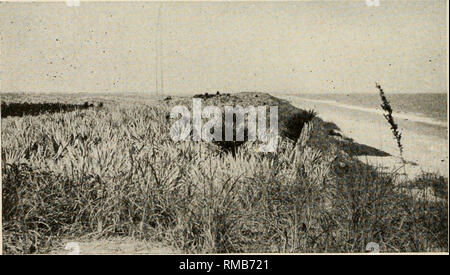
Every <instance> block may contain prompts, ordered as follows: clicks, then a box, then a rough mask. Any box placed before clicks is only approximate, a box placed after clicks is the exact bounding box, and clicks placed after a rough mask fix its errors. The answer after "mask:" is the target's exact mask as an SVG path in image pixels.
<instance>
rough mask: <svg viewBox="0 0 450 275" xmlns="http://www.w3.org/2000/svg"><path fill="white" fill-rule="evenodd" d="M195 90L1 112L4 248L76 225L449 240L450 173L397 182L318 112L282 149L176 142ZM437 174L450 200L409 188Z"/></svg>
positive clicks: (251, 247)
mask: <svg viewBox="0 0 450 275" xmlns="http://www.w3.org/2000/svg"><path fill="white" fill-rule="evenodd" d="M261 97H262V96H261ZM221 98H222V97H221ZM235 98H238V97H232V99H231V101H230V99H226V98H224V99H223V102H222V104H225V103H228V104H232V102H233V100H234V99H235ZM190 100H191V99H190V98H189V99H180V100H178V101H177V100H170V101H161V102H159V103H158V104H153V105H149V104H144V103H138V102H136V103H132V104H128V103H120V102H117V103H114V104H112V103H108V104H105V106H104V107H102V108H90V109H83V110H75V111H72V112H65V113H52V114H41V115H38V116H23V117H8V118H2V121H1V122H2V128H1V131H2V132H1V138H2V140H1V146H2V151H1V157H2V188H3V189H2V190H3V213H2V219H3V252H4V253H7V254H20V253H48V252H50V251H52V250H53V249H55V248H60V247H61V246H64V244H63V243H62V242H61V240H62V239H65V238H68V237H70V238H72V239H76V238H90V239H92V240H94V239H102V238H108V237H126V238H130V237H131V238H134V239H139V240H150V241H155V242H158V243H163V244H165V245H167V246H170V247H173V248H174V249H175V250H178V251H183V252H187V253H226V252H248V253H250V252H286V253H294V252H295V253H298V252H365V251H366V246H367V245H368V243H370V242H375V243H377V244H378V245H379V247H380V250H381V251H382V252H412V251H420V252H425V251H448V204H447V201H448V197H447V193H448V190H443V189H442V188H444V187H445V188H446V186H447V184H448V182H447V179H444V178H442V177H439V176H438V175H429V174H427V175H423V176H421V177H420V178H418V179H416V180H413V181H410V182H409V181H404V182H402V184H395V183H396V182H398V180H397V175H396V174H386V173H382V172H380V171H378V170H377V168H376V167H375V168H374V167H370V166H367V165H365V164H363V163H360V162H358V161H356V160H354V159H353V158H352V157H351V156H349V155H348V154H346V153H345V152H344V151H345V150H343V149H342V148H340V147H338V146H336V145H335V143H333V141H332V137H327V136H326V135H325V134H324V133H323V131H321V130H323V127H324V126H323V123H322V122H321V121H320V120H316V119H312V120H311V121H310V122H309V123H306V124H305V123H304V122H305V121H299V125H297V126H295V125H294V126H293V125H292V120H291V121H288V122H289V123H287V124H285V125H290V127H297V128H296V129H301V134H300V133H298V135H300V137H299V140H298V141H297V140H292V139H290V138H288V137H289V136H292V133H294V134H295V132H296V129H284V128H283V127H284V124H282V125H281V132H282V133H288V134H286V135H284V136H282V137H281V141H280V144H279V146H278V151H277V152H276V153H264V154H263V153H259V152H258V143H257V142H246V143H245V144H243V145H242V146H241V147H240V148H239V150H237V151H236V154H235V155H234V156H233V155H232V154H227V153H224V152H223V151H221V149H220V148H219V147H217V146H215V145H214V144H212V143H211V144H210V143H204V142H178V143H175V142H173V141H172V140H171V138H170V136H169V128H170V126H171V122H170V121H169V120H168V114H169V112H170V109H171V107H172V106H173V105H176V104H180V102H183V101H184V102H186V104H189V102H190ZM210 100H214V99H210ZM258 100H262V101H261V102H263V101H266V102H264V103H269V104H270V103H273V102H272V101H271V102H267V100H269V99H268V98H267V97H263V99H258ZM219 101H220V100H219ZM211 102H212V101H211ZM211 102H208V103H207V102H206V101H205V105H210V104H211ZM234 103H236V101H235V102H234ZM238 103H239V102H238ZM252 104H255V103H254V102H252ZM256 105H261V104H256ZM285 107H286V108H288V109H289V112H290V111H292V110H293V109H294V108H293V107H292V108H291V107H289V106H285ZM319 116H320V114H319ZM284 118H285V119H286V118H287V117H284ZM281 119H283V114H282V115H281ZM286 120H287V119H286ZM300 124H301V125H300ZM292 131H293V132H292ZM297 132H299V131H297ZM318 137H320V138H318ZM419 182H420V184H419ZM429 186H436V188H440V189H439V190H440V191H439V194H440V196H441V197H442V198H443V200H442V201H430V200H427V199H426V197H425V195H424V196H421V195H420V194H419V195H417V194H415V195H414V196H413V195H412V192H408V190H409V189H412V188H413V187H414V188H416V189H417V188H419V189H420V188H424V190H425V188H426V187H429ZM445 188H444V189H445Z"/></svg>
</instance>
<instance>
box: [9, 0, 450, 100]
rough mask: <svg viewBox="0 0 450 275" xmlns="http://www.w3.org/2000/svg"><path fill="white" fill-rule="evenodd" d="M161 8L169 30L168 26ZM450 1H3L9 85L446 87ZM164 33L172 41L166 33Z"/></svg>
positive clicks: (99, 88)
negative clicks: (159, 81) (376, 3)
mask: <svg viewBox="0 0 450 275" xmlns="http://www.w3.org/2000/svg"><path fill="white" fill-rule="evenodd" d="M158 10H160V26H161V27H160V28H158V27H157V26H158V19H157V18H158ZM446 11H447V1H434V0H429V1H424V2H420V1H384V0H380V5H379V6H368V5H367V4H366V3H365V1H333V2H330V1H327V2H325V1H310V2H257V3H255V2H239V3H238V2H166V3H162V4H160V3H154V2H116V3H114V2H89V3H88V2H83V1H82V2H81V4H80V6H78V7H69V6H67V5H66V4H65V3H64V2H59V3H17V2H16V3H10V2H6V3H5V2H2V3H0V30H1V67H0V68H1V87H0V91H1V92H44V93H49V92H54V93H68V92H88V93H93V92H96V93H104V92H108V93H115V92H121V93H123V92H133V93H148V94H151V93H155V91H156V88H155V87H156V86H155V82H156V71H157V66H156V64H157V62H156V58H155V57H156V50H157V48H158V47H157V45H159V43H160V41H162V47H161V52H160V55H159V56H160V57H161V64H159V67H158V68H159V69H158V72H159V70H160V69H161V68H163V76H164V92H165V93H166V94H190V93H199V92H213V91H217V90H219V91H222V92H239V91H260V92H273V93H275V92H281V93H373V92H376V89H375V82H378V83H380V84H381V85H382V86H383V88H384V89H385V91H386V92H390V93H432V92H441V93H447V92H448V90H447V88H448V79H447V71H448V25H447V22H448V19H447V12H446ZM159 34H160V35H161V37H162V39H161V40H158V37H159Z"/></svg>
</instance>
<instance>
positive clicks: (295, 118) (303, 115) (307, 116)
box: [284, 110, 317, 141]
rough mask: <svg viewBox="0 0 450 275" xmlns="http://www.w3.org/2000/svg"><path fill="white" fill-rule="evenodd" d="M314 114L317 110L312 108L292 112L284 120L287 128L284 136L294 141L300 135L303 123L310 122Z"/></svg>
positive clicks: (315, 114)
mask: <svg viewBox="0 0 450 275" xmlns="http://www.w3.org/2000/svg"><path fill="white" fill-rule="evenodd" d="M316 116H317V112H316V111H314V110H308V111H305V110H301V111H300V112H298V113H294V114H293V115H291V116H290V117H289V118H288V119H287V120H286V122H285V123H286V128H287V131H286V132H285V133H284V134H285V136H286V137H287V138H289V139H291V140H294V141H296V140H297V139H298V138H299V137H300V133H301V132H302V129H303V126H304V125H305V123H308V122H310V121H311V120H312V119H313V118H315V117H316Z"/></svg>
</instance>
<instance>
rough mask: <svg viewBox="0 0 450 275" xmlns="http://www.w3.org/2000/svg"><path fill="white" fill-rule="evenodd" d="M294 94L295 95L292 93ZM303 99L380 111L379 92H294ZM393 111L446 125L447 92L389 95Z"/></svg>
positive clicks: (407, 116) (409, 117) (415, 119)
mask: <svg viewBox="0 0 450 275" xmlns="http://www.w3.org/2000/svg"><path fill="white" fill-rule="evenodd" d="M292 95H294V94H292ZM295 95H296V96H298V97H300V98H302V99H310V100H314V101H319V102H323V103H330V104H334V105H339V106H342V107H348V108H356V109H358V110H365V111H367V112H376V113H380V112H382V111H383V110H382V109H381V107H380V104H381V99H380V96H379V94H295ZM386 97H387V99H388V100H389V102H390V103H391V106H392V109H393V110H394V118H395V117H396V116H397V117H399V118H405V119H410V120H413V121H417V122H423V123H428V124H434V125H437V126H442V127H447V111H448V110H447V94H444V93H439V94H438V93H433V94H430V93H428V94H386Z"/></svg>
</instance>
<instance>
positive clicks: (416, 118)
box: [296, 96, 448, 127]
mask: <svg viewBox="0 0 450 275" xmlns="http://www.w3.org/2000/svg"><path fill="white" fill-rule="evenodd" d="M296 97H297V98H299V99H300V100H304V101H309V102H317V103H325V104H329V105H334V106H336V107H341V108H346V109H351V110H357V111H362V112H367V113H372V114H378V115H383V114H384V112H383V111H382V110H377V109H372V108H365V107H359V106H353V105H348V104H343V103H339V102H336V101H333V100H325V99H309V98H302V97H300V96H296ZM394 118H398V119H403V120H410V121H413V122H421V123H425V124H430V125H435V126H440V127H448V124H447V122H442V121H436V120H433V119H431V118H428V117H422V116H417V115H413V114H408V113H394Z"/></svg>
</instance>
